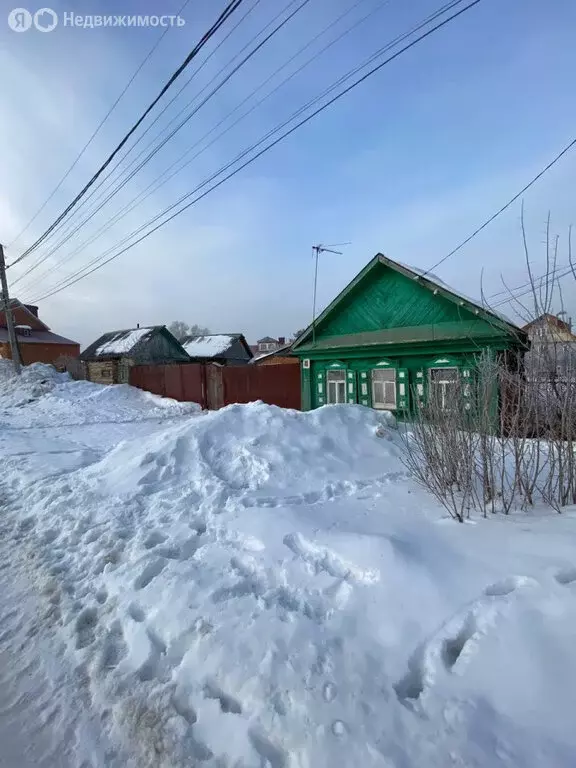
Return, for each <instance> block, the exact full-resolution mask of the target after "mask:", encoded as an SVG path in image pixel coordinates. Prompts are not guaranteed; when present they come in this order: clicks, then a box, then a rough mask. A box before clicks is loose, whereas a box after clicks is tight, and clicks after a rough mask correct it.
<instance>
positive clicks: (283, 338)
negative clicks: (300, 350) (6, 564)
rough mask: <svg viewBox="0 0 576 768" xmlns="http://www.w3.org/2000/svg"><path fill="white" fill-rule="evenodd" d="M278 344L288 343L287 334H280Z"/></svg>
mask: <svg viewBox="0 0 576 768" xmlns="http://www.w3.org/2000/svg"><path fill="white" fill-rule="evenodd" d="M278 344H280V346H281V347H282V346H284V344H286V336H278Z"/></svg>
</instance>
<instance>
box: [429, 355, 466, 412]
mask: <svg viewBox="0 0 576 768" xmlns="http://www.w3.org/2000/svg"><path fill="white" fill-rule="evenodd" d="M433 371H450V373H455V374H456V378H455V379H454V378H446V379H441V378H440V379H435V380H434V379H433V378H432V372H433ZM461 379H462V377H461V373H460V369H459V368H458V367H457V366H455V365H438V366H434V367H432V368H429V369H428V387H429V389H428V391H429V393H430V394H429V398H430V402H432V401H433V399H434V398H435V397H436V394H435V392H436V387H437V386H438V388H439V392H440V408H441V410H443V411H447V410H449V408H450V403H453V404H456V403H457V402H458V400H457V398H451V397H449V396H448V392H449V390H450V387H455V388H458V387H460V386H461V384H462V380H461Z"/></svg>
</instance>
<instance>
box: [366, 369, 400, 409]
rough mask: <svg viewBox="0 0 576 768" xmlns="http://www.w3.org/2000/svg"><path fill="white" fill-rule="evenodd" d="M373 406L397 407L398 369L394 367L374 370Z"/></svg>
mask: <svg viewBox="0 0 576 768" xmlns="http://www.w3.org/2000/svg"><path fill="white" fill-rule="evenodd" d="M372 406H373V407H374V408H387V409H393V408H396V371H395V369H394V368H382V369H380V368H377V369H375V370H373V371H372Z"/></svg>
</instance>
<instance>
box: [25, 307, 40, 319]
mask: <svg viewBox="0 0 576 768" xmlns="http://www.w3.org/2000/svg"><path fill="white" fill-rule="evenodd" d="M24 306H25V307H26V309H27V310H28V312H31V313H32V314H33V315H34V317H38V307H35V306H34V304H24Z"/></svg>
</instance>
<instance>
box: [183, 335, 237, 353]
mask: <svg viewBox="0 0 576 768" xmlns="http://www.w3.org/2000/svg"><path fill="white" fill-rule="evenodd" d="M237 341H239V342H240V343H241V344H242V346H243V347H244V349H245V350H246V352H247V354H248V357H249V358H251V357H252V350H251V349H250V347H249V345H248V344H247V342H246V339H245V338H244V335H243V334H242V333H210V334H205V335H204V336H192V335H191V336H185V337H184V338H183V339H182V341H181V342H180V343H181V344H182V346H183V347H184V349H185V350H186V352H187V353H188V354H189V355H190V357H191V358H193V359H199V358H202V359H206V358H208V359H211V358H219V357H225V356H226V353H227V352H228V351H229V350H230V349H231V347H233V346H234V344H236V342H237Z"/></svg>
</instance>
